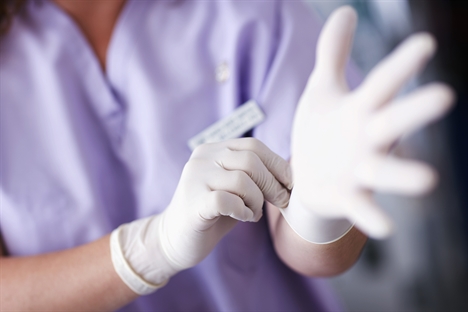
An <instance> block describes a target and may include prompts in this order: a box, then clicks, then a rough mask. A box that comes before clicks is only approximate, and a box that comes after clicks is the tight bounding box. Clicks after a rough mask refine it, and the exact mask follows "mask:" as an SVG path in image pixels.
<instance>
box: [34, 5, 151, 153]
mask: <svg viewBox="0 0 468 312" xmlns="http://www.w3.org/2000/svg"><path fill="white" fill-rule="evenodd" d="M148 3H149V2H147V1H132V0H127V2H126V3H125V4H124V7H123V8H122V11H121V13H120V15H119V17H118V19H117V21H116V24H115V26H114V30H113V32H112V35H111V40H110V42H109V46H108V49H107V52H106V69H107V70H106V72H104V71H103V70H102V67H101V65H100V63H99V60H98V57H97V55H96V54H95V53H94V50H93V49H92V47H91V45H90V43H89V41H88V40H87V39H86V37H85V36H84V34H83V33H82V31H81V29H80V28H79V26H78V25H77V24H76V22H75V21H74V20H73V19H72V18H71V17H70V16H69V15H68V14H67V13H66V12H65V11H63V10H62V9H61V8H60V7H58V6H57V5H56V4H55V3H53V2H52V1H50V0H49V1H41V2H40V3H39V4H37V3H36V5H40V7H39V8H37V9H38V10H37V11H39V12H35V13H37V15H36V14H35V16H39V18H40V19H41V24H42V25H45V26H49V27H51V28H52V29H53V30H54V31H58V32H60V33H61V37H62V38H61V40H63V41H64V42H65V48H66V49H68V52H67V53H68V54H69V55H70V60H71V61H72V62H73V63H74V65H75V67H76V69H77V71H78V72H79V73H80V74H81V77H82V78H81V79H80V80H81V81H82V83H83V85H84V87H85V89H86V91H85V92H88V93H89V94H90V95H91V97H92V100H91V101H90V103H89V104H90V105H91V106H92V108H93V110H94V111H95V112H96V114H97V116H98V118H99V119H100V120H101V122H102V123H103V124H104V126H105V128H106V130H107V132H108V133H109V135H110V137H111V140H112V141H113V143H114V144H115V143H118V142H119V141H120V139H121V136H122V128H123V118H124V116H123V114H124V110H125V89H126V80H125V79H126V75H125V70H126V68H127V64H128V60H129V55H130V52H131V51H132V48H134V47H135V44H134V42H135V40H137V39H138V36H139V34H140V32H139V31H138V29H139V27H138V26H139V23H140V22H141V21H142V20H143V15H144V13H145V10H146V7H147V5H148Z"/></svg>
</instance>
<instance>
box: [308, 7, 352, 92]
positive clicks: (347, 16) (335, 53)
mask: <svg viewBox="0 0 468 312" xmlns="http://www.w3.org/2000/svg"><path fill="white" fill-rule="evenodd" d="M356 23H357V14H356V11H354V9H353V8H352V7H350V6H343V7H340V8H339V9H337V10H335V11H334V12H333V13H332V14H331V15H330V17H329V18H328V20H327V22H326V24H325V26H324V27H323V30H322V32H321V33H320V37H319V41H318V44H317V62H316V68H315V70H314V76H315V77H319V79H320V81H322V82H330V83H331V84H335V85H336V84H339V85H346V83H345V68H346V64H347V62H348V58H349V54H350V50H351V47H352V44H353V36H354V32H355V29H356Z"/></svg>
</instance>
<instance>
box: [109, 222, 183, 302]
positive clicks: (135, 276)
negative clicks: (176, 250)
mask: <svg viewBox="0 0 468 312" xmlns="http://www.w3.org/2000/svg"><path fill="white" fill-rule="evenodd" d="M161 219H162V215H155V216H151V217H148V218H144V219H140V220H136V221H134V222H131V223H127V224H123V225H121V226H120V227H118V228H117V229H115V230H114V231H113V232H112V234H111V239H110V246H111V256H112V263H113V265H114V269H115V270H116V272H117V274H118V275H119V276H120V278H121V279H122V281H123V282H124V283H125V284H126V285H127V286H128V287H129V288H130V289H132V290H133V291H134V292H135V293H137V294H139V295H148V294H150V293H152V292H154V291H156V290H157V289H159V288H161V287H163V286H165V285H166V284H167V282H168V281H169V278H170V277H171V276H173V275H174V274H176V273H177V272H178V270H176V269H174V268H173V267H172V266H171V265H170V262H169V261H168V259H167V257H166V256H165V255H164V248H162V246H161V234H162V233H161Z"/></svg>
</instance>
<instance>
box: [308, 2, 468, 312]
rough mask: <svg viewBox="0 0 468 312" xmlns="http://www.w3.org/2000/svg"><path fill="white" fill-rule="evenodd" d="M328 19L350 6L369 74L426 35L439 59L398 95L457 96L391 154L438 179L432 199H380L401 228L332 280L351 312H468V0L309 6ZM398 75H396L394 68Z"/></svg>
mask: <svg viewBox="0 0 468 312" xmlns="http://www.w3.org/2000/svg"><path fill="white" fill-rule="evenodd" d="M307 3H308V4H309V5H310V6H311V7H312V9H313V10H314V11H315V13H316V14H317V15H318V16H320V18H321V19H322V20H325V19H326V17H327V16H328V15H329V14H330V13H331V12H332V11H333V10H334V9H335V8H337V7H338V6H341V5H344V4H350V5H352V6H353V7H354V8H356V10H357V11H358V14H359V18H360V20H359V25H358V31H357V34H356V37H355V42H354V48H353V59H354V62H355V63H356V64H357V65H358V67H360V69H361V70H362V72H363V74H366V73H367V72H368V71H369V70H370V69H371V68H372V67H373V66H374V65H376V63H377V62H378V61H379V60H380V59H382V58H383V57H384V56H385V55H386V54H388V53H389V52H390V51H391V50H392V49H393V48H394V47H395V46H396V45H397V44H398V43H399V42H401V41H402V39H404V38H405V37H407V36H408V35H409V34H411V33H414V32H417V31H430V32H431V33H433V34H434V35H435V37H436V38H437V41H438V53H437V55H436V57H435V58H434V60H433V61H432V62H431V63H430V64H429V66H428V68H427V69H426V70H425V71H424V72H423V73H421V75H420V76H419V77H418V78H417V79H414V81H412V82H411V83H410V84H409V85H408V87H407V88H406V89H405V90H402V94H404V93H407V92H409V91H411V90H412V89H414V88H415V87H416V86H418V85H421V84H425V83H427V82H430V81H443V82H447V83H449V84H450V85H452V86H453V87H454V88H455V89H456V91H457V96H458V99H457V105H456V107H455V109H454V110H453V111H452V112H451V114H450V115H449V117H448V118H446V119H444V120H443V121H441V122H438V123H436V124H434V125H432V126H430V127H428V128H426V129H424V130H422V131H420V132H418V133H416V134H413V135H411V136H409V137H405V138H403V139H402V140H401V141H400V143H399V144H398V146H396V147H395V149H394V150H393V151H392V152H393V153H395V154H397V155H400V156H402V157H408V158H414V159H420V160H424V161H426V162H429V163H431V164H432V165H433V166H435V167H436V168H437V169H438V171H439V174H440V182H439V186H438V188H437V189H436V190H435V191H434V192H433V193H431V194H430V195H428V196H425V197H421V198H405V197H397V196H390V195H382V194H377V195H376V199H377V201H378V202H379V203H380V204H381V206H382V207H383V208H384V209H385V210H386V211H387V212H388V213H389V215H391V216H392V217H393V219H394V220H395V224H396V225H397V228H396V231H395V234H394V235H393V236H392V237H391V238H390V239H388V240H384V241H375V240H370V241H369V242H368V243H367V245H366V247H365V249H364V251H363V254H362V255H361V258H360V260H359V261H358V263H357V264H356V265H355V266H354V267H353V268H352V269H350V270H349V271H348V272H346V273H345V274H343V275H341V276H339V277H336V278H333V279H332V284H333V286H334V288H335V289H336V290H337V292H338V294H339V296H340V297H341V299H342V302H343V305H344V306H345V307H346V308H347V309H348V310H349V311H468V103H467V101H468V97H467V90H466V89H467V86H468V60H467V58H468V1H466V0H458V1H456V0H426V1H422V0H414V1H411V0H394V1H384V0H380V1H379V0H375V1H372V0H355V1H353V0H348V1H340V0H338V1H336V0H334V1H307ZM395 70H398V69H397V68H396V69H395Z"/></svg>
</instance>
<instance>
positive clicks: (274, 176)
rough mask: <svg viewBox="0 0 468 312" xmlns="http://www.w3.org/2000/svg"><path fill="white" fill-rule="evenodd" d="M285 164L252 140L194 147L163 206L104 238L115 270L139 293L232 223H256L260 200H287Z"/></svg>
mask: <svg viewBox="0 0 468 312" xmlns="http://www.w3.org/2000/svg"><path fill="white" fill-rule="evenodd" d="M290 188H291V172H290V167H289V164H288V163H287V162H286V161H285V160H284V159H282V158H281V157H279V156H278V155H276V154H275V153H273V152H272V151H271V150H269V149H268V148H267V147H266V146H265V145H264V144H262V143H261V142H260V141H258V140H256V139H253V138H244V139H235V140H229V141H225V142H221V143H213V144H205V145H202V146H200V147H198V148H197V149H195V151H194V152H193V154H192V155H191V157H190V160H189V161H188V162H187V164H186V165H185V167H184V170H183V172H182V176H181V178H180V181H179V184H178V186H177V189H176V191H175V194H174V196H173V198H172V201H171V203H170V205H169V206H168V207H167V209H166V210H165V211H164V212H163V213H161V214H159V215H154V216H151V217H148V218H145V219H141V220H137V221H134V222H132V223H129V224H124V225H122V226H120V227H119V228H118V229H116V230H115V231H114V232H113V233H112V235H111V254H112V261H113V264H114V268H115V269H116V271H117V273H118V274H119V276H120V277H121V278H122V280H123V281H124V282H125V283H126V284H127V285H128V286H129V287H130V288H131V289H132V290H133V291H134V292H136V293H138V294H140V295H144V294H148V293H151V292H153V291H154V290H156V289H157V288H159V287H162V286H164V285H165V283H166V282H167V281H168V279H169V278H170V277H171V276H173V275H174V274H176V273H177V272H179V271H181V270H184V269H187V268H190V267H193V266H195V265H196V264H197V263H199V262H200V261H201V260H203V259H204V258H205V257H206V256H207V255H208V254H209V253H210V252H211V250H212V249H213V248H214V247H215V245H216V244H217V243H218V242H219V240H220V239H221V238H222V237H223V236H224V235H225V234H226V233H228V232H229V231H230V230H231V229H232V228H233V227H234V225H235V224H236V223H237V221H250V222H256V221H258V220H259V219H260V218H261V216H262V207H263V202H264V200H267V201H269V202H270V203H272V204H274V205H276V206H278V207H286V206H287V204H288V202H289V189H290Z"/></svg>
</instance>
